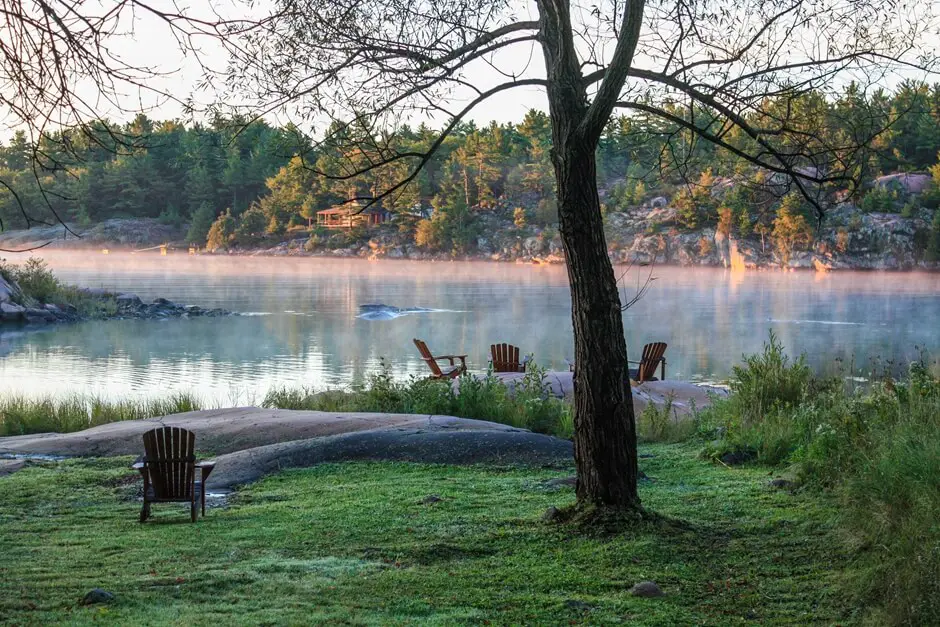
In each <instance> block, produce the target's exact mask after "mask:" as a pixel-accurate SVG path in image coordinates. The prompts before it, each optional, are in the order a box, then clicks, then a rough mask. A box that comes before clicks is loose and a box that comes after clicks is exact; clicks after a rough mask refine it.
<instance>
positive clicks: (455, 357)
mask: <svg viewBox="0 0 940 627" xmlns="http://www.w3.org/2000/svg"><path fill="white" fill-rule="evenodd" d="M465 357H466V355H435V356H434V359H464V358H465Z"/></svg>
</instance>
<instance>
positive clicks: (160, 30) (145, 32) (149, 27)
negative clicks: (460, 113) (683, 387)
mask: <svg viewBox="0 0 940 627" xmlns="http://www.w3.org/2000/svg"><path fill="white" fill-rule="evenodd" d="M92 1H97V2H101V3H102V4H103V5H106V6H107V5H109V0H92ZM719 2H720V0H719ZM89 4H91V3H89ZM151 4H152V5H153V6H156V7H158V8H164V9H168V10H174V9H173V7H174V5H175V6H176V7H177V9H176V10H180V11H183V12H187V13H188V14H190V15H194V16H207V17H211V14H210V13H208V11H209V7H215V8H216V10H218V11H219V12H220V13H221V14H223V15H226V16H229V17H231V16H245V12H246V11H247V10H248V9H247V8H246V7H247V5H246V4H244V3H243V2H240V1H239V0H212V3H211V4H209V3H208V2H206V1H205V0H188V2H187V1H186V0H177V1H176V2H174V1H173V0H151ZM588 4H591V3H590V2H589V3H588ZM268 6H269V1H268V0H261V1H260V2H257V3H255V5H254V8H253V9H252V10H253V11H254V12H256V13H258V14H259V15H260V14H263V13H264V10H265V9H266V8H267V7H268ZM516 6H519V7H521V8H519V9H517V10H516V14H517V17H518V18H519V19H535V18H536V15H535V8H534V4H533V3H532V2H531V1H530V0H523V1H522V2H520V3H519V4H518V5H516ZM572 6H573V7H574V8H573V11H574V14H575V17H576V18H578V12H579V11H580V12H582V13H585V12H589V9H590V7H589V6H588V5H585V6H583V7H582V6H580V5H579V4H578V3H573V5H572ZM650 6H652V5H650ZM921 6H923V7H929V8H932V9H934V10H936V8H937V7H938V6H940V0H930V2H927V3H924V4H923V5H921ZM650 10H652V9H650ZM122 27H123V28H122V29H121V30H122V31H124V32H126V33H127V34H126V35H124V36H122V37H120V38H116V39H114V40H112V41H111V50H112V53H113V54H114V55H115V56H117V57H119V58H121V59H123V60H124V61H126V62H127V63H129V64H131V65H136V66H147V67H149V68H151V69H154V70H158V71H160V72H165V73H169V75H168V76H165V77H158V78H152V79H149V80H148V81H147V82H148V85H150V86H151V87H152V88H153V89H154V91H155V92H158V93H159V92H162V93H170V94H173V96H174V97H175V98H177V99H180V100H185V99H187V98H188V97H190V96H193V97H194V99H195V101H196V102H197V103H199V104H203V105H205V104H210V103H211V102H212V101H213V100H214V98H215V94H213V93H211V92H207V91H198V90H197V89H196V86H197V84H198V83H199V81H200V79H201V78H202V76H203V71H202V68H201V67H200V65H199V62H200V61H201V62H202V63H205V64H206V65H208V66H209V67H211V68H212V69H215V70H222V69H224V67H225V65H226V62H227V56H226V54H225V52H224V51H223V50H222V49H221V47H220V45H219V43H218V42H217V41H215V40H213V39H209V38H206V39H204V40H202V41H201V45H200V47H201V53H200V54H199V59H198V60H197V59H196V58H194V55H192V54H190V55H189V56H184V55H183V54H182V52H181V50H180V47H179V46H178V44H177V42H176V41H175V40H174V38H173V36H172V35H171V33H170V30H169V28H168V27H167V26H166V24H165V23H163V22H162V21H161V20H159V19H158V18H156V17H154V16H152V15H149V14H141V13H138V14H137V15H136V18H135V19H133V20H131V16H130V14H128V15H127V18H126V19H125V20H124V21H123V22H122ZM648 31H649V29H646V30H645V31H644V32H646V36H648V37H650V38H653V39H655V37H656V33H655V32H648ZM0 37H2V32H0ZM935 41H940V34H938V35H937V37H936V40H935ZM601 50H602V52H608V49H607V47H605V46H602V47H601ZM495 61H496V64H498V65H499V66H500V67H501V68H503V69H510V68H511V69H513V70H521V69H523V68H524V69H525V74H524V76H526V77H539V76H542V75H543V59H542V53H541V50H540V49H539V48H538V47H537V46H536V45H534V44H533V45H530V44H523V45H518V46H516V47H514V48H512V49H511V51H509V52H506V53H503V54H501V56H499V57H497V58H496V59H495ZM639 64H640V65H642V64H643V58H642V57H641V58H640V59H639ZM471 67H472V69H471V70H470V72H469V73H468V75H467V78H468V79H469V80H470V82H473V83H474V84H477V85H481V86H486V85H494V84H496V83H498V82H500V80H501V76H500V75H499V74H498V73H497V72H496V71H495V70H494V69H493V68H492V67H490V66H489V65H486V64H483V63H481V64H477V65H474V66H471ZM913 77H914V78H920V79H929V80H938V79H937V77H927V76H913ZM888 86H890V85H888ZM81 92H82V93H83V94H84V95H87V96H88V97H89V98H92V99H93V96H94V94H95V90H94V89H93V88H92V86H91V85H90V84H88V85H85V86H84V87H83V88H82V90H81ZM463 102H467V100H463ZM447 105H448V108H449V109H450V110H451V111H457V110H459V109H461V108H462V106H463V104H462V102H461V100H460V99H455V100H454V101H451V102H449V103H447ZM122 107H123V108H124V109H126V111H125V112H121V111H119V110H118V109H116V108H115V107H113V106H107V105H106V104H105V103H101V102H100V101H99V102H97V103H95V113H96V114H97V115H98V116H99V117H107V118H110V119H112V120H114V121H127V120H128V119H130V118H132V117H133V113H128V112H130V111H137V110H141V109H143V110H145V112H146V113H147V115H148V116H150V117H151V118H153V119H161V120H162V119H172V118H178V117H181V116H182V114H183V108H182V106H181V105H180V104H179V103H178V102H174V101H173V100H171V99H167V98H158V97H157V96H156V94H155V93H146V92H143V93H139V92H134V91H130V90H128V91H127V92H126V93H125V94H124V97H123V98H122ZM530 108H538V109H542V110H546V109H547V102H546V99H545V95H544V92H543V90H542V89H540V88H537V87H531V88H529V87H520V88H515V89H512V90H509V91H506V92H503V93H501V94H498V95H496V96H494V97H493V98H491V99H489V100H488V101H486V102H484V103H482V104H481V105H480V106H478V107H477V108H476V109H475V110H474V111H473V113H472V114H471V115H470V116H469V117H468V119H471V120H474V121H475V122H477V123H478V124H479V125H485V124H487V123H489V121H491V120H496V121H498V122H518V121H519V120H521V119H522V117H523V116H524V115H525V113H526V111H528V110H529V109H530ZM444 118H445V116H443V115H441V116H440V117H439V118H437V119H436V120H431V123H432V124H433V125H440V124H441V123H443V121H444ZM287 121H288V120H287V119H286V118H278V117H276V116H271V117H270V118H269V122H271V123H272V124H282V123H286V122H287ZM418 121H419V120H413V122H415V123H416V122H418ZM0 124H2V122H0ZM6 126H7V128H5V129H3V130H0V139H6V138H7V137H8V136H9V135H10V134H12V130H11V129H10V124H9V123H8V124H7V125H6Z"/></svg>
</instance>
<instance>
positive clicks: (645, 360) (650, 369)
mask: <svg viewBox="0 0 940 627" xmlns="http://www.w3.org/2000/svg"><path fill="white" fill-rule="evenodd" d="M665 354H666V343H665V342H652V343H650V344H647V345H646V346H644V347H643V356H642V357H641V358H640V361H630V362H629V363H631V364H637V368H636V370H632V369H631V370H630V378H631V379H633V380H634V381H636V382H637V383H643V382H644V381H659V379H657V378H656V368H657V367H659V368H660V378H662V379H665V378H666V357H665Z"/></svg>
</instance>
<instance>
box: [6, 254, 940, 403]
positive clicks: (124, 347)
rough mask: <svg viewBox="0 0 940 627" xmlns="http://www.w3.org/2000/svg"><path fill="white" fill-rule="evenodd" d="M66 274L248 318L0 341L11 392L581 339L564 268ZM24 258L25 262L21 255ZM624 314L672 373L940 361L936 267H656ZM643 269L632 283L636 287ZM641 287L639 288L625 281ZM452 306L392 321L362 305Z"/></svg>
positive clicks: (148, 387)
mask: <svg viewBox="0 0 940 627" xmlns="http://www.w3.org/2000/svg"><path fill="white" fill-rule="evenodd" d="M43 257H44V258H45V259H47V260H48V261H49V263H50V265H51V266H52V267H53V268H54V269H55V271H56V272H57V274H58V275H59V276H60V277H61V278H63V279H64V280H66V281H68V282H71V283H75V284H78V285H82V286H87V287H104V288H110V289H115V290H120V291H130V292H134V293H136V294H138V295H139V296H140V297H141V298H143V299H145V300H150V299H153V298H155V297H158V296H162V297H165V298H169V299H171V300H174V301H177V302H181V303H186V304H196V305H199V306H202V307H223V308H226V309H230V310H233V311H237V312H241V313H243V314H246V315H242V316H237V317H228V318H205V319H199V318H197V319H190V320H167V321H138V320H126V321H112V322H89V323H82V324H75V325H63V326H57V327H54V328H50V329H43V330H30V331H23V330H17V331H5V332H2V333H0V393H4V392H11V391H12V392H15V393H21V394H26V395H30V396H42V395H47V394H61V393H65V392H75V391H77V392H82V393H91V394H98V395H102V396H107V397H111V398H121V397H127V396H154V395H159V394H163V393H166V392H170V391H177V390H179V391H192V392H195V393H196V394H198V395H199V396H201V397H202V398H203V399H205V401H206V402H209V403H214V404H222V403H224V404H235V403H240V404H246V403H258V402H260V401H261V399H262V398H263V396H264V394H265V392H266V391H267V390H269V389H270V388H271V387H272V386H298V385H307V386H314V387H315V388H320V389H322V388H335V387H344V386H349V385H351V384H355V383H358V382H362V381H364V379H365V378H366V377H367V375H368V374H369V373H372V372H376V371H377V370H379V369H380V368H381V367H382V362H383V361H384V362H385V364H387V365H388V367H389V368H390V369H391V372H392V373H393V374H394V375H395V376H397V377H401V378H407V377H408V376H410V375H424V374H426V372H427V369H426V366H425V365H424V363H423V362H421V361H420V360H419V358H418V353H417V351H416V349H415V347H414V344H413V343H412V338H414V337H418V338H422V339H424V340H426V341H427V342H428V344H429V346H430V347H431V349H432V350H433V351H434V352H435V353H468V354H469V362H470V364H471V367H472V368H473V369H474V370H477V371H483V370H485V369H486V363H487V359H488V357H489V345H490V344H491V343H493V342H497V341H505V342H511V343H514V344H517V345H518V346H520V347H521V348H522V350H523V351H524V352H532V353H534V355H535V359H536V361H537V362H538V363H540V364H543V365H546V366H549V367H551V368H558V369H566V368H567V366H566V365H565V361H564V359H565V358H566V357H571V356H572V354H573V350H572V334H571V321H570V299H569V295H568V288H567V276H566V274H565V269H564V268H563V267H539V266H529V265H514V264H491V263H483V262H440V263H431V262H407V261H381V262H369V261H363V260H359V259H350V260H344V259H323V258H302V259H301V258H262V257H253V258H252V257H247V258H246V257H222V256H194V257H190V256H186V255H178V256H173V255H170V256H167V257H161V256H158V255H151V254H143V253H141V254H136V255H131V254H126V253H112V254H111V255H107V256H106V255H101V254H94V253H86V254H75V253H71V254H65V253H54V252H53V253H45V254H44V255H43ZM18 260H19V259H18ZM653 276H654V277H656V280H655V281H654V283H653V285H652V287H651V289H650V290H649V292H648V294H647V295H646V297H645V298H643V299H642V300H641V301H640V302H639V303H637V304H636V305H635V306H634V307H633V308H631V309H630V310H629V311H628V312H627V313H626V314H625V326H626V332H627V341H628V348H629V350H630V353H631V357H632V358H636V357H637V356H638V355H639V353H640V351H641V349H642V345H643V344H644V343H645V342H650V341H655V340H661V341H665V342H667V343H668V344H669V348H668V350H667V352H666V357H667V360H668V362H669V365H668V369H667V373H666V374H667V377H668V378H677V379H685V380H694V381H697V380H721V379H723V378H725V377H727V375H728V374H729V373H730V371H731V367H732V365H734V364H736V363H740V360H741V355H742V354H743V353H750V352H754V351H758V350H760V348H761V345H762V343H763V342H764V341H765V340H766V339H767V333H768V330H769V329H773V330H774V331H775V332H776V333H777V334H778V335H779V337H780V339H781V341H782V342H783V343H784V345H785V346H786V347H787V349H788V350H789V351H790V352H791V353H792V354H797V353H799V352H805V353H806V354H807V357H808V360H809V362H810V363H811V364H812V365H814V366H815V367H817V368H820V369H826V370H830V371H832V370H835V369H838V368H839V367H840V362H839V361H838V360H843V361H842V362H841V364H842V365H841V367H842V368H843V369H845V370H846V371H848V369H849V366H850V364H853V363H854V364H855V371H856V372H858V371H866V370H870V369H871V363H870V360H871V359H872V358H874V359H877V360H878V361H879V363H880V364H882V365H884V364H886V363H890V362H894V363H896V364H904V363H907V362H908V361H910V360H912V359H915V358H917V357H918V355H919V351H920V349H921V348H924V349H927V350H928V351H929V352H930V353H931V356H930V360H931V362H932V364H933V365H934V367H936V366H937V363H938V362H937V357H938V355H940V350H938V349H940V275H938V274H932V275H931V274H893V273H834V274H829V275H817V274H813V273H782V272H754V273H745V274H732V273H730V272H729V271H724V270H718V269H680V268H656V269H655V270H654V272H653ZM637 279H638V276H637V274H636V272H635V271H634V272H632V273H631V274H630V275H628V277H627V279H626V282H627V284H628V285H634V284H635V283H636V281H637ZM628 291H629V288H628ZM367 303H385V304H388V305H394V306H397V307H426V308H431V309H439V310H443V311H437V312H433V313H417V314H411V315H406V316H402V317H399V318H395V319H392V320H364V319H360V318H357V314H358V313H359V311H360V310H359V306H360V305H362V304H367Z"/></svg>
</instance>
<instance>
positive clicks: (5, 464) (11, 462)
mask: <svg viewBox="0 0 940 627" xmlns="http://www.w3.org/2000/svg"><path fill="white" fill-rule="evenodd" d="M24 466H26V460H23V459H0V477H2V476H3V475H12V474H13V473H14V472H16V471H17V470H20V469H22V468H23V467H24Z"/></svg>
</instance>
